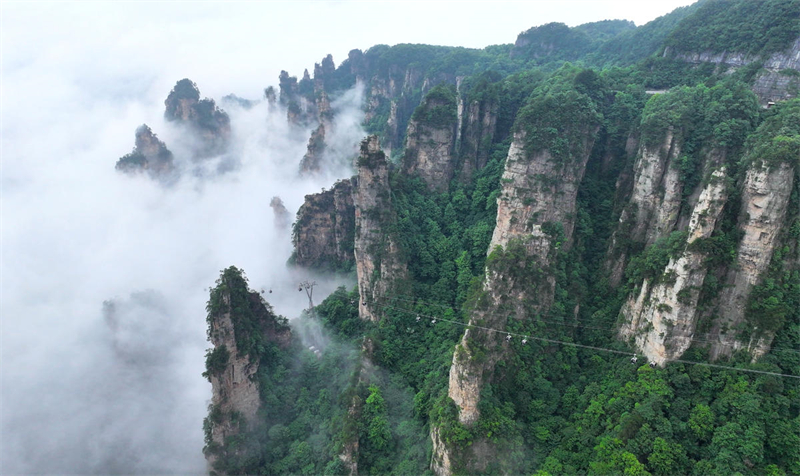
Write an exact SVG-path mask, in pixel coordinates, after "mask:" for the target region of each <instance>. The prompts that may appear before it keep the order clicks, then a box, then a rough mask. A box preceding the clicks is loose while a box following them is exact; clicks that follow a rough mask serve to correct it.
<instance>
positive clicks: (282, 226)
mask: <svg viewBox="0 0 800 476" xmlns="http://www.w3.org/2000/svg"><path fill="white" fill-rule="evenodd" d="M269 207H270V208H272V215H273V217H274V222H275V228H277V229H279V230H286V229H287V228H289V223H290V222H291V220H290V216H289V210H287V209H286V206H285V205H284V204H283V200H281V197H272V200H270V201H269Z"/></svg>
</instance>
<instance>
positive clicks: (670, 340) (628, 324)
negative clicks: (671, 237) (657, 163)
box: [620, 167, 727, 365]
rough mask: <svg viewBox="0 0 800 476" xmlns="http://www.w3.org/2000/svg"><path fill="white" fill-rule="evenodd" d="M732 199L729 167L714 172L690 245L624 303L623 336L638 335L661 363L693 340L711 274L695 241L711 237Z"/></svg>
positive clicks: (639, 343) (639, 344) (703, 194)
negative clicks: (701, 298) (727, 180)
mask: <svg viewBox="0 0 800 476" xmlns="http://www.w3.org/2000/svg"><path fill="white" fill-rule="evenodd" d="M726 198H727V191H726V183H725V168H724V167H722V168H720V169H717V170H715V171H714V172H713V173H712V174H711V176H710V177H709V180H708V184H707V185H706V186H705V187H704V188H703V191H702V192H701V193H700V196H699V198H698V200H697V204H696V205H695V206H694V209H693V210H692V215H691V218H690V221H689V225H688V230H687V233H688V238H687V241H686V246H685V247H684V248H685V249H684V250H683V252H682V253H680V255H679V256H678V257H677V258H672V259H670V261H669V263H668V264H667V266H666V268H665V269H664V273H663V275H662V276H660V277H658V279H653V278H646V279H645V280H644V281H643V282H642V284H641V289H640V291H639V293H638V294H635V293H634V294H631V296H630V297H629V298H628V301H627V302H626V303H625V304H624V305H623V307H622V310H621V314H622V316H623V325H622V327H621V328H620V336H621V337H623V338H633V339H634V340H635V345H636V348H637V349H639V350H641V351H642V353H644V355H645V356H646V357H647V358H648V360H649V361H650V362H655V363H657V364H659V365H662V364H663V363H664V362H665V361H667V360H671V359H675V358H678V357H680V356H681V355H683V353H684V352H685V351H686V350H687V349H688V348H689V346H690V345H691V344H692V336H693V335H694V332H695V328H696V325H697V320H698V316H697V313H698V309H697V301H698V299H699V296H700V289H701V287H702V285H703V280H704V279H705V277H706V273H707V267H706V265H705V258H706V255H705V253H703V252H701V251H698V250H697V249H696V247H693V245H694V244H695V243H696V242H697V240H699V239H704V238H709V237H710V236H711V234H712V232H713V231H714V228H715V226H716V223H717V220H718V219H719V217H720V214H721V213H722V209H723V206H724V204H725V200H726Z"/></svg>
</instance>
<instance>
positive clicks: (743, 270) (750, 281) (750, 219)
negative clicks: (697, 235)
mask: <svg viewBox="0 0 800 476" xmlns="http://www.w3.org/2000/svg"><path fill="white" fill-rule="evenodd" d="M794 166H795V165H794V164H792V163H789V162H781V163H778V164H773V165H767V164H763V163H754V164H753V165H752V166H751V167H750V168H749V169H748V170H747V174H746V176H745V179H744V184H743V187H742V208H741V215H740V219H739V229H740V230H741V232H742V234H743V236H742V239H741V241H740V242H739V247H738V249H737V257H736V263H735V265H734V266H733V267H732V268H731V270H730V272H729V274H728V281H727V287H726V288H725V289H724V290H723V291H722V294H721V296H720V307H719V312H718V315H719V317H718V319H717V320H716V321H715V323H714V325H713V327H712V329H711V335H712V338H713V340H714V342H713V343H712V344H711V357H712V358H717V357H718V356H721V355H730V354H731V353H732V352H733V351H734V350H737V348H739V347H741V346H743V345H742V344H739V343H738V341H737V336H738V335H740V334H741V330H740V329H739V328H738V326H739V325H740V324H741V323H742V322H744V319H745V312H746V306H747V301H748V298H749V297H750V293H751V292H752V290H753V286H755V285H756V284H757V283H759V282H760V281H761V280H762V279H763V274H764V271H765V270H766V269H767V266H768V265H769V262H770V259H772V255H773V253H774V252H775V249H776V245H777V239H778V234H779V232H780V230H781V228H782V227H783V226H784V224H785V220H784V218H785V216H786V212H787V207H788V204H789V200H790V197H791V193H792V187H793V186H794V176H795V173H794ZM759 331H760V330H759V329H754V334H755V335H758V336H761V337H762V338H761V339H756V340H755V341H753V342H750V344H749V345H748V347H749V348H748V350H750V351H751V352H752V353H753V355H754V356H755V357H759V356H760V355H762V354H764V353H765V352H766V351H767V350H769V345H770V342H771V340H772V336H771V335H769V334H770V333H767V335H764V334H763V333H762V332H759Z"/></svg>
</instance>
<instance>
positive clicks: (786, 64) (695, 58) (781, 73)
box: [663, 38, 800, 105]
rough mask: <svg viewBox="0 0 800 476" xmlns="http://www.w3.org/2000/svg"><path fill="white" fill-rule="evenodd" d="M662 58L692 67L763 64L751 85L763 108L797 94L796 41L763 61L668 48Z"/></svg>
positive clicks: (799, 57) (799, 51)
mask: <svg viewBox="0 0 800 476" xmlns="http://www.w3.org/2000/svg"><path fill="white" fill-rule="evenodd" d="M663 56H665V57H673V58H675V59H678V60H682V61H686V62H688V63H693V64H702V63H713V64H716V65H720V66H724V67H728V68H740V67H742V66H747V65H749V64H751V63H762V68H763V71H761V72H759V73H758V75H757V76H756V78H755V82H754V83H753V92H754V93H756V96H758V99H759V101H760V102H761V104H762V105H766V104H767V103H769V102H773V101H783V100H786V99H791V98H793V97H797V94H798V91H800V74H798V73H800V38H797V39H796V40H795V41H794V42H793V43H792V45H791V46H789V47H788V48H787V49H786V50H784V51H780V52H777V53H773V54H772V55H770V56H769V57H768V58H767V59H766V60H764V57H763V56H754V55H748V54H744V53H739V52H735V51H734V52H729V51H723V52H721V53H713V52H710V51H701V52H674V51H673V50H671V49H670V48H669V47H668V48H666V49H665V50H664V53H663Z"/></svg>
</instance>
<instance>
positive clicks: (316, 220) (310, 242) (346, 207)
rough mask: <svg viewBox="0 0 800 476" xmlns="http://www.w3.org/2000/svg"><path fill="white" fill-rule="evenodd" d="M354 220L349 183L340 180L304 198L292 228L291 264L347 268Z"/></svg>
mask: <svg viewBox="0 0 800 476" xmlns="http://www.w3.org/2000/svg"><path fill="white" fill-rule="evenodd" d="M355 217H356V211H355V207H354V203H353V181H352V180H340V181H338V182H336V184H334V186H333V187H332V188H331V189H330V190H327V191H323V192H322V193H316V194H313V195H306V198H305V202H304V203H303V205H302V206H301V207H300V210H299V211H298V212H297V221H296V222H295V224H294V227H293V234H292V242H293V244H294V248H295V264H297V265H299V266H306V267H310V268H317V269H330V270H336V269H349V268H350V267H351V266H352V263H353V261H354V254H353V246H354V237H355V229H356V218H355Z"/></svg>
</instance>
